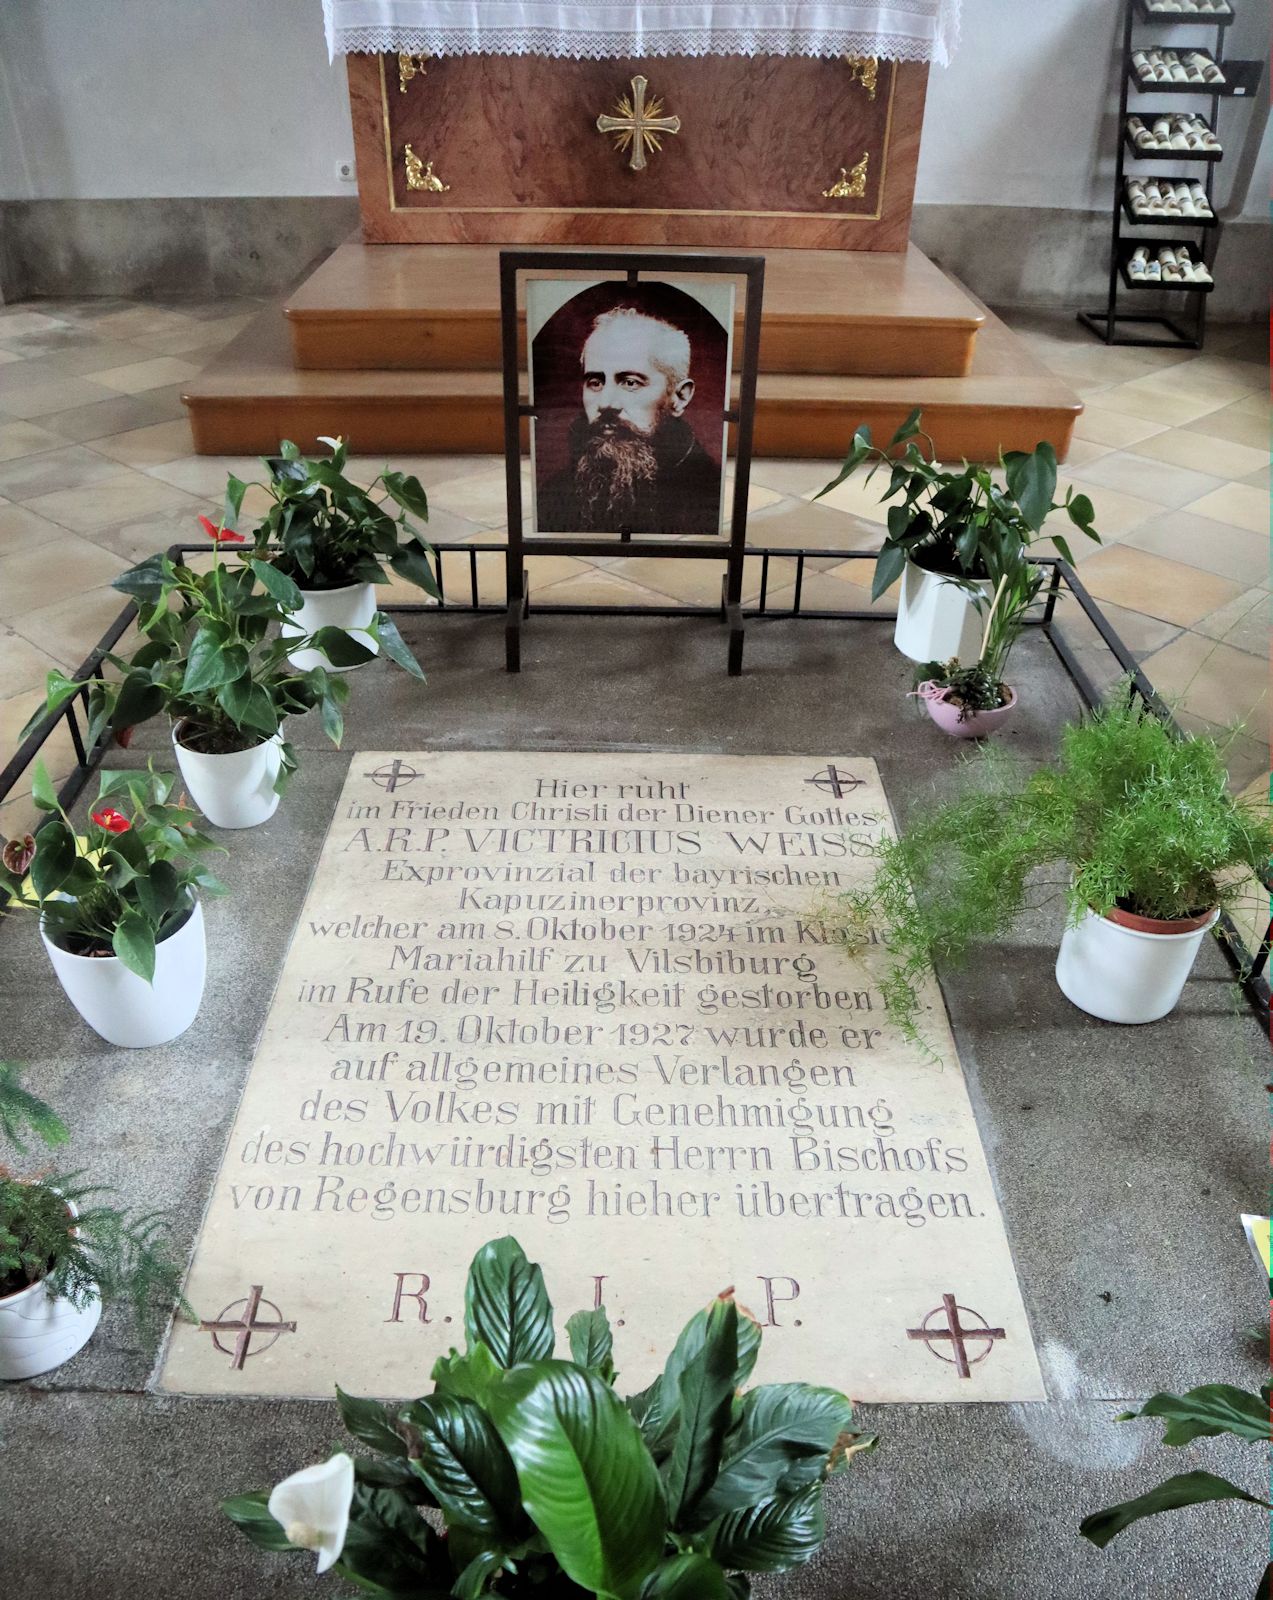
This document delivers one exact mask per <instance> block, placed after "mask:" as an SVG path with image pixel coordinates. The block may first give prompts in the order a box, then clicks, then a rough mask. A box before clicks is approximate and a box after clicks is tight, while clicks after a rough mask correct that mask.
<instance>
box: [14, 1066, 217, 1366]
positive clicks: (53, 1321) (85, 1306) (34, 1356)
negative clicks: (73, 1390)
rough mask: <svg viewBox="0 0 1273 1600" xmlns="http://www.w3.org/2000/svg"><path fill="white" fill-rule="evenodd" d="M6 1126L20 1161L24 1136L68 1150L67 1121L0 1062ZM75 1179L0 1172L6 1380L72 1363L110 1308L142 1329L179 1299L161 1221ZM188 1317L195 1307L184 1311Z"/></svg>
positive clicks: (178, 1274) (177, 1274)
mask: <svg viewBox="0 0 1273 1600" xmlns="http://www.w3.org/2000/svg"><path fill="white" fill-rule="evenodd" d="M0 1128H2V1129H3V1130H4V1131H5V1133H6V1134H7V1135H8V1137H9V1139H10V1142H11V1143H12V1144H13V1145H14V1147H15V1148H16V1149H17V1150H18V1151H19V1152H20V1153H22V1154H25V1153H26V1146H25V1144H24V1143H23V1142H22V1134H23V1133H24V1132H27V1131H33V1132H35V1133H36V1134H37V1135H38V1136H39V1137H40V1138H41V1139H43V1141H44V1142H45V1143H46V1144H48V1145H60V1144H64V1143H65V1142H66V1137H67V1133H66V1128H65V1126H64V1125H63V1123H62V1121H61V1119H60V1118H59V1117H58V1116H57V1115H56V1114H55V1113H54V1112H53V1111H52V1109H51V1108H50V1107H49V1106H47V1105H45V1104H44V1102H43V1101H41V1100H39V1099H37V1098H36V1097H35V1096H34V1095H32V1094H31V1093H29V1091H27V1090H25V1089H24V1088H23V1087H22V1084H21V1082H20V1080H19V1077H18V1069H17V1064H16V1063H15V1062H12V1061H4V1062H0ZM101 1193H102V1191H100V1190H93V1189H88V1188H85V1187H84V1186H83V1185H82V1184H81V1183H80V1182H79V1180H78V1179H77V1178H75V1177H73V1176H67V1175H56V1174H50V1173H43V1174H41V1175H40V1176H38V1177H32V1178H20V1177H18V1176H17V1175H16V1174H15V1173H13V1172H11V1171H10V1170H9V1169H8V1168H7V1167H0V1381H7V1380H12V1379H16V1378H34V1377H36V1376H37V1375H38V1374H40V1373H42V1372H49V1371H51V1370H52V1369H53V1368H54V1367H57V1366H61V1364H62V1363H63V1362H64V1361H69V1360H70V1358H71V1357H72V1356H73V1355H75V1353H76V1352H77V1351H78V1350H81V1349H82V1348H83V1347H84V1345H85V1344H87V1343H88V1340H89V1339H90V1337H91V1336H92V1334H93V1331H94V1329H95V1328H96V1327H97V1324H98V1321H99V1320H100V1318H101V1314H102V1303H103V1301H110V1300H113V1299H126V1300H129V1301H130V1302H131V1303H132V1307H133V1312H134V1315H135V1317H136V1319H137V1321H138V1323H139V1325H140V1327H141V1328H142V1330H143V1331H144V1330H145V1328H146V1325H147V1324H148V1323H149V1322H150V1320H151V1318H152V1317H153V1316H154V1315H155V1314H156V1313H157V1312H159V1311H161V1310H162V1311H164V1312H166V1311H167V1309H168V1307H169V1306H170V1305H171V1304H172V1303H173V1301H174V1300H175V1301H177V1302H178V1303H179V1304H181V1305H182V1306H183V1307H184V1305H185V1302H184V1301H182V1300H181V1296H180V1286H181V1271H180V1269H179V1268H178V1267H177V1266H176V1265H175V1264H174V1263H173V1262H172V1260H171V1259H170V1258H169V1256H168V1253H167V1250H166V1247H165V1239H164V1219H163V1218H162V1217H160V1216H158V1215H155V1214H145V1215H135V1216H130V1215H128V1214H127V1213H126V1212H123V1211H121V1210H119V1209H118V1208H117V1207H115V1206H110V1205H105V1204H102V1203H101V1201H100V1199H99V1198H98V1197H99V1196H100V1195H101ZM187 1309H188V1308H187Z"/></svg>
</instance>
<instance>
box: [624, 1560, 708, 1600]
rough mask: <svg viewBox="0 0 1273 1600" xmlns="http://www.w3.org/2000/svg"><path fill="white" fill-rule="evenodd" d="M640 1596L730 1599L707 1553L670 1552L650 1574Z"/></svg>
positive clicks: (652, 1598) (679, 1599) (672, 1599)
mask: <svg viewBox="0 0 1273 1600" xmlns="http://www.w3.org/2000/svg"><path fill="white" fill-rule="evenodd" d="M641 1600H730V1590H729V1588H728V1586H727V1585H726V1582H725V1574H724V1573H723V1572H722V1571H721V1569H720V1568H719V1567H718V1566H717V1564H716V1563H715V1562H714V1561H713V1560H712V1559H711V1557H710V1556H703V1555H683V1556H673V1557H672V1559H671V1560H670V1561H665V1562H664V1563H663V1565H662V1566H661V1567H659V1568H658V1570H657V1571H656V1572H654V1573H652V1574H651V1576H650V1578H649V1580H648V1581H647V1583H646V1585H645V1588H644V1589H642V1591H641Z"/></svg>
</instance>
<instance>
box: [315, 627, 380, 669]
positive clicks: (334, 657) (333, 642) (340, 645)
mask: <svg viewBox="0 0 1273 1600" xmlns="http://www.w3.org/2000/svg"><path fill="white" fill-rule="evenodd" d="M306 643H307V648H309V649H312V650H321V651H322V652H323V654H324V655H325V656H326V657H327V659H328V660H329V661H330V662H331V664H332V666H334V667H361V666H362V665H363V663H364V662H367V661H373V660H375V651H374V650H368V648H367V646H366V645H365V644H363V642H362V640H361V639H355V638H354V637H353V635H352V634H350V633H346V632H345V630H344V628H333V627H331V626H328V627H324V628H319V629H318V631H317V632H316V633H314V634H313V635H312V636H311V637H310V638H309V639H308V640H307V641H306Z"/></svg>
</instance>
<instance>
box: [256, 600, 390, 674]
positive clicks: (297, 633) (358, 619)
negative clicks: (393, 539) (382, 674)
mask: <svg viewBox="0 0 1273 1600" xmlns="http://www.w3.org/2000/svg"><path fill="white" fill-rule="evenodd" d="M301 598H302V600H303V601H304V602H305V603H304V605H302V607H301V609H300V610H299V611H293V612H292V613H291V614H290V615H289V616H288V617H286V618H285V619H284V621H283V623H282V626H281V628H280V630H279V631H280V632H281V633H282V635H283V637H284V638H285V639H299V638H303V637H304V636H305V635H306V634H310V633H317V632H318V630H319V629H320V628H343V629H344V631H345V632H346V633H348V634H351V635H352V636H353V637H354V638H355V639H357V641H358V643H359V644H361V645H365V646H366V648H367V649H368V650H370V651H371V653H372V654H373V655H376V654H378V653H379V649H380V647H379V645H377V643H376V641H375V640H374V639H373V638H372V636H371V635H370V633H368V632H367V629H368V628H369V627H370V626H371V619H372V618H373V617H374V616H375V614H376V586H375V584H374V583H347V584H346V585H345V586H344V587H343V588H341V589H302V590H301ZM287 659H288V660H289V661H290V662H291V663H292V665H293V666H294V667H295V668H296V669H297V671H298V672H309V671H310V670H311V668H313V667H326V669H327V670H328V672H354V671H355V670H356V668H354V667H335V666H333V665H332V663H331V662H330V661H329V660H328V659H327V656H326V653H325V652H324V651H322V650H297V651H295V652H294V653H293V654H291V655H289V656H288V658H287ZM358 665H359V666H365V665H366V662H359V663H358Z"/></svg>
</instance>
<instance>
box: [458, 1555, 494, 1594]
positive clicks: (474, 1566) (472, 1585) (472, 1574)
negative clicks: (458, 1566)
mask: <svg viewBox="0 0 1273 1600" xmlns="http://www.w3.org/2000/svg"><path fill="white" fill-rule="evenodd" d="M505 1559H506V1558H505V1556H504V1554H503V1552H502V1551H499V1550H479V1551H478V1553H477V1554H476V1555H475V1556H474V1557H473V1559H472V1561H470V1562H469V1564H468V1565H467V1566H466V1567H465V1568H464V1570H463V1571H462V1572H461V1573H460V1575H459V1576H458V1577H457V1578H456V1580H455V1585H454V1587H453V1588H452V1590H451V1593H452V1594H453V1595H455V1596H456V1600H480V1597H481V1596H482V1595H484V1594H487V1593H488V1592H489V1591H488V1590H487V1587H486V1583H487V1579H488V1578H493V1577H494V1576H495V1574H496V1573H497V1572H502V1571H503V1570H504V1563H505Z"/></svg>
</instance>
